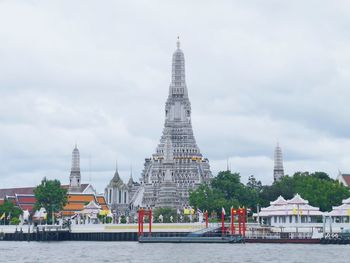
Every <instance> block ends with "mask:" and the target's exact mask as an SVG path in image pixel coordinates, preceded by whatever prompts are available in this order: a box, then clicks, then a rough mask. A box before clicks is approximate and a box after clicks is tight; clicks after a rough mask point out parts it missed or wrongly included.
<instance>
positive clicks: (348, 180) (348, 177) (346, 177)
mask: <svg viewBox="0 0 350 263" xmlns="http://www.w3.org/2000/svg"><path fill="white" fill-rule="evenodd" d="M341 176H342V177H343V179H344V181H345V183H346V186H350V174H342V175H341Z"/></svg>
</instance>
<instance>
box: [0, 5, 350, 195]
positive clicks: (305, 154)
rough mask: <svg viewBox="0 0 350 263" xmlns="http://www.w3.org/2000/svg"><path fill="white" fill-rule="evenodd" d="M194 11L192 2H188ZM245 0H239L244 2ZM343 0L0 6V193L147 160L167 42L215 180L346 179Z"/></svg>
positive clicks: (349, 36)
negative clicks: (181, 59) (280, 167)
mask: <svg viewBox="0 0 350 263" xmlns="http://www.w3.org/2000/svg"><path fill="white" fill-rule="evenodd" d="M189 2H191V3H189ZM248 2H249V3H248ZM349 31H350V2H349V1H320V0H315V1H277V0H276V1H268V0H264V1H244V0H242V1H232V0H230V1H203V0H202V1H185V0H184V1H164V0H160V1H86V0H84V1H62V0H60V1H30V0H25V1H14V0H9V1H4V0H0V188H4V187H20V186H33V185H37V184H38V183H39V182H40V180H41V178H42V177H44V176H47V177H48V178H58V179H60V180H61V182H62V183H68V180H69V172H70V166H71V152H72V150H73V148H74V144H75V142H77V143H78V148H79V150H80V154H81V169H82V181H83V182H91V183H92V184H93V185H94V186H95V187H96V188H97V190H98V191H103V189H104V187H105V185H106V184H107V183H108V181H109V180H110V179H111V178H112V176H113V174H114V170H115V160H116V159H117V160H118V166H119V170H120V174H121V176H122V178H123V179H124V180H127V179H128V177H129V175H130V167H131V166H132V168H133V176H134V178H135V179H136V178H139V177H140V174H141V171H142V168H143V164H144V158H146V157H150V156H151V155H152V153H154V151H155V148H156V146H157V143H158V141H159V139H160V135H161V132H162V128H163V124H164V106H165V101H166V98H167V93H168V87H169V84H170V76H171V72H170V70H171V56H172V53H173V51H174V50H175V47H176V45H175V43H176V37H177V36H178V35H179V36H180V39H181V47H182V49H183V51H184V53H185V58H186V78H187V80H186V81H187V87H188V92H189V96H190V100H191V103H192V112H193V115H192V124H193V129H194V134H195V137H196V139H197V144H198V146H199V147H200V149H201V152H202V154H203V155H204V157H207V158H209V160H210V164H211V169H212V172H213V174H216V173H217V172H218V171H220V170H223V169H226V160H227V158H229V163H230V165H231V169H232V170H233V171H238V172H240V173H241V176H242V180H243V181H244V182H246V180H247V178H248V176H249V175H251V174H254V175H255V176H256V177H257V179H259V180H261V181H262V182H263V183H265V184H269V183H271V182H272V180H273V177H272V171H273V151H274V147H275V145H276V142H277V140H278V141H279V142H280V145H281V147H282V150H283V155H284V167H285V172H286V173H287V174H292V173H294V172H296V171H306V170H307V171H316V170H317V171H326V172H328V173H330V174H331V175H332V176H333V177H335V176H336V175H337V173H338V170H341V171H342V172H350V138H349V132H350V121H349V112H350V103H349V98H350V87H349V86H350V33H349Z"/></svg>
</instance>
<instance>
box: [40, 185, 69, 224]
mask: <svg viewBox="0 0 350 263" xmlns="http://www.w3.org/2000/svg"><path fill="white" fill-rule="evenodd" d="M34 194H35V198H36V203H35V206H34V208H35V209H36V210H39V209H40V208H41V207H44V208H45V210H46V212H47V220H48V223H53V222H52V216H53V214H54V213H57V212H59V211H61V210H62V209H63V207H64V206H65V205H66V203H67V190H66V189H63V188H62V187H61V183H60V181H58V180H47V179H46V178H44V179H43V180H42V181H41V184H40V185H38V186H37V187H36V188H35V189H34Z"/></svg>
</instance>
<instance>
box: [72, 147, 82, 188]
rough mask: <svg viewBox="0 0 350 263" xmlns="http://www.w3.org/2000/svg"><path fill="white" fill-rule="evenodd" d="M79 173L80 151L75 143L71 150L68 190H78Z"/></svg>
mask: <svg viewBox="0 0 350 263" xmlns="http://www.w3.org/2000/svg"><path fill="white" fill-rule="evenodd" d="M80 185H81V174H80V153H79V150H78V147H77V144H75V147H74V149H73V152H72V168H71V172H70V176H69V188H70V191H76V190H80Z"/></svg>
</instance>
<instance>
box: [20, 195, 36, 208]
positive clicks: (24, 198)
mask: <svg viewBox="0 0 350 263" xmlns="http://www.w3.org/2000/svg"><path fill="white" fill-rule="evenodd" d="M35 202H36V199H35V196H34V195H21V194H16V204H17V206H19V208H21V209H22V210H23V211H24V210H28V211H29V212H32V211H33V207H34V204H35Z"/></svg>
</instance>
